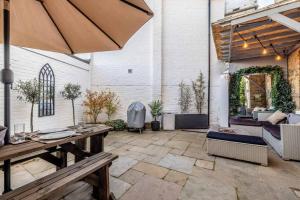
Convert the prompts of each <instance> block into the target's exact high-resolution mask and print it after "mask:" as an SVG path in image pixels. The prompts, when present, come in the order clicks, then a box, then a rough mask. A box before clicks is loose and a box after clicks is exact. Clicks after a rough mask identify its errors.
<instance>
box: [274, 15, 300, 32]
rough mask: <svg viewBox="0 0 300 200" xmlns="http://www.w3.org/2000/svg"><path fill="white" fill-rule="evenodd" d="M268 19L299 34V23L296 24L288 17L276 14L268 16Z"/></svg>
mask: <svg viewBox="0 0 300 200" xmlns="http://www.w3.org/2000/svg"><path fill="white" fill-rule="evenodd" d="M269 18H270V19H272V20H274V21H276V22H278V23H280V24H282V25H284V26H286V27H288V28H290V29H292V30H294V31H296V32H298V33H300V22H297V21H295V20H293V19H291V18H289V17H286V16H284V15H282V14H279V13H276V14H271V15H269Z"/></svg>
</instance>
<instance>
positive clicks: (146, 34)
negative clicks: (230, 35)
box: [91, 0, 285, 126]
mask: <svg viewBox="0 0 300 200" xmlns="http://www.w3.org/2000/svg"><path fill="white" fill-rule="evenodd" d="M226 2H227V3H229V5H227V9H228V6H229V7H235V6H237V5H240V6H242V7H247V6H248V7H249V6H253V5H255V4H256V3H257V1H254V0H243V1H242V0H238V1H227V0H226ZM147 3H148V5H149V6H150V7H151V8H152V10H153V11H154V13H155V15H154V18H153V19H152V20H151V21H150V22H148V23H147V24H146V25H145V26H144V27H142V28H141V30H139V31H138V33H137V34H136V35H135V36H134V37H133V38H131V40H130V41H129V42H128V44H127V45H126V46H125V47H124V49H123V50H121V51H118V52H106V53H96V54H94V55H93V65H94V67H93V70H92V83H91V84H92V86H91V87H92V89H95V90H103V89H110V90H112V91H115V92H116V93H118V95H119V96H120V99H121V105H122V106H121V108H120V110H119V112H118V113H117V115H116V116H115V118H122V119H125V120H126V110H127V107H128V105H129V104H130V103H132V102H134V101H141V102H143V103H144V104H145V105H147V104H148V103H149V102H151V101H152V100H154V99H162V101H163V103H164V111H165V112H173V113H176V112H180V108H179V106H178V96H179V88H178V84H179V83H180V82H181V81H182V80H183V81H184V82H186V83H187V84H191V81H192V80H195V79H196V78H197V76H198V74H199V72H200V71H202V72H203V74H204V76H205V78H206V83H207V79H208V51H207V50H208V42H207V41H208V33H207V31H208V21H207V19H208V1H207V0H202V1H199V0H186V1H182V0H147ZM211 3H212V22H214V21H217V20H218V19H221V18H223V17H224V15H225V10H226V8H225V0H212V1H211ZM211 42H212V49H211V88H210V92H211V97H210V104H211V107H210V119H211V123H212V124H214V123H218V124H221V125H222V126H227V125H228V80H227V79H226V76H224V74H223V72H224V71H225V70H226V68H227V67H228V66H226V65H225V63H222V62H221V61H219V60H218V59H217V56H216V50H215V48H214V41H213V38H211ZM267 64H271V65H275V64H278V63H277V62H275V61H274V59H273V58H264V59H256V60H249V61H243V62H237V63H231V64H230V68H231V71H235V70H238V69H240V68H243V67H249V66H252V65H258V66H264V65H267ZM279 64H280V65H282V66H285V64H284V61H283V62H281V63H279ZM284 68H285V67H284ZM128 69H133V73H132V74H128ZM207 93H208V90H207V91H206V95H207ZM206 97H207V96H206ZM147 109H148V110H149V108H148V106H147ZM195 111H196V110H195V107H194V106H193V107H192V108H191V110H190V112H195ZM204 112H207V104H206V105H205V109H204ZM101 120H105V116H101ZM150 120H151V116H150V114H149V112H148V114H147V121H150Z"/></svg>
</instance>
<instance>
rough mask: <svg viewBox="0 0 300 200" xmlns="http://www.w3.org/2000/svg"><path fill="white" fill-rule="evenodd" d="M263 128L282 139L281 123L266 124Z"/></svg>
mask: <svg viewBox="0 0 300 200" xmlns="http://www.w3.org/2000/svg"><path fill="white" fill-rule="evenodd" d="M263 128H264V129H265V130H266V131H268V132H269V133H270V134H271V135H272V136H273V137H274V138H276V139H278V140H281V134H280V125H278V124H276V125H273V124H266V123H265V124H264V125H263Z"/></svg>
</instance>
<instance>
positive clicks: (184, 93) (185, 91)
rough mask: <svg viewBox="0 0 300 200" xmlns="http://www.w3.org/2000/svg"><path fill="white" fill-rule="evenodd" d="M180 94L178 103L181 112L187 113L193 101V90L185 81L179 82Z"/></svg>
mask: <svg viewBox="0 0 300 200" xmlns="http://www.w3.org/2000/svg"><path fill="white" fill-rule="evenodd" d="M179 95H180V96H179V99H178V105H179V106H180V110H181V113H187V112H188V111H189V108H190V106H191V103H192V92H191V88H190V87H189V86H188V85H186V84H185V83H184V82H183V81H182V82H181V83H180V84H179Z"/></svg>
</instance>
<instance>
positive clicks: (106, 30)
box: [0, 0, 153, 54]
mask: <svg viewBox="0 0 300 200" xmlns="http://www.w3.org/2000/svg"><path fill="white" fill-rule="evenodd" d="M0 1H1V6H2V7H3V0H0ZM9 7H10V26H11V28H10V32H11V33H10V37H11V39H10V44H12V45H16V46H22V47H29V48H35V49H42V50H48V51H55V52H62V53H68V54H73V53H87V52H97V51H111V50H118V49H121V48H122V47H123V46H124V45H125V44H126V42H127V41H128V40H129V38H130V37H131V36H132V35H133V34H134V33H135V32H136V31H137V30H139V28H141V27H142V26H143V25H144V24H145V23H146V22H147V21H148V20H149V19H151V18H152V16H153V13H152V11H151V10H150V9H149V7H148V6H147V4H146V3H145V2H144V1H143V0H9ZM2 18H3V15H1V19H0V22H1V24H0V26H1V27H2V23H3V19H2ZM2 38H3V37H1V42H2V40H3V39H2Z"/></svg>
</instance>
